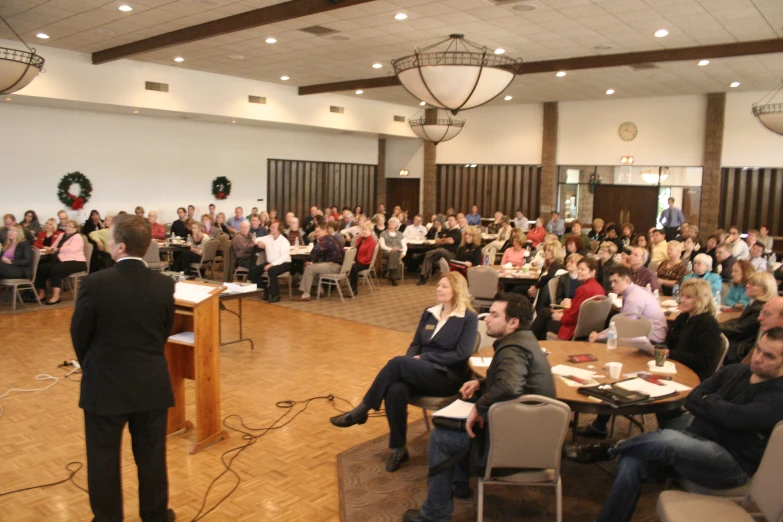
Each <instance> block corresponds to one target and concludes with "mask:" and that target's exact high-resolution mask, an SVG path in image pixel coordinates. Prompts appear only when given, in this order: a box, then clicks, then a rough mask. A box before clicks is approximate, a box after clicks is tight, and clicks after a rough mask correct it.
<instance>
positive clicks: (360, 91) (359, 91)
mask: <svg viewBox="0 0 783 522" xmlns="http://www.w3.org/2000/svg"><path fill="white" fill-rule="evenodd" d="M356 94H364V91H363V90H361V89H359V90H358V91H356Z"/></svg>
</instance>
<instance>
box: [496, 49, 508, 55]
mask: <svg viewBox="0 0 783 522" xmlns="http://www.w3.org/2000/svg"><path fill="white" fill-rule="evenodd" d="M505 52H506V50H505V49H495V54H503V53H505Z"/></svg>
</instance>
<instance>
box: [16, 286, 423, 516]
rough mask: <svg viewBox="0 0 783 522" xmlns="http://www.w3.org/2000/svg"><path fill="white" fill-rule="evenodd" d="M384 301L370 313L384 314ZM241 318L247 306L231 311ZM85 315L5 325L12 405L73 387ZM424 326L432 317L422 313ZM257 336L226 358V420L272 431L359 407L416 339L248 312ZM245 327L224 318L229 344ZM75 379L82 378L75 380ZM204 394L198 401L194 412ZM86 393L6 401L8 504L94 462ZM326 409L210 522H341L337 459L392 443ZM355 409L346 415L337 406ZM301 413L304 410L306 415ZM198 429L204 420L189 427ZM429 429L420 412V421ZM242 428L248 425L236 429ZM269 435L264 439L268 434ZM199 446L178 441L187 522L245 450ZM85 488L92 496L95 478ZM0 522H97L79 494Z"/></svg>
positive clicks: (173, 449)
mask: <svg viewBox="0 0 783 522" xmlns="http://www.w3.org/2000/svg"><path fill="white" fill-rule="evenodd" d="M381 304H382V302H381V301H379V300H376V301H374V303H373V304H371V305H370V306H380V305H381ZM335 305H336V306H339V302H336V303H335ZM229 306H230V307H232V308H235V307H236V302H233V303H229ZM72 313H73V308H71V307H67V308H60V309H55V310H51V309H47V310H44V311H41V312H39V313H34V314H33V313H25V314H15V315H4V316H2V317H0V336H1V338H2V342H1V343H0V353H2V359H1V360H2V364H0V394H2V393H4V392H5V391H6V390H7V389H9V388H38V387H44V386H46V385H48V384H49V382H47V381H36V380H35V376H36V375H37V374H40V373H48V374H51V375H54V376H61V375H63V374H65V373H66V372H65V371H64V370H62V369H59V368H57V365H58V364H60V363H62V361H63V360H71V359H73V358H74V355H73V350H72V346H71V342H70V337H69V333H68V328H69V325H70V319H71V315H72ZM409 313H413V314H414V315H415V316H416V317H418V315H419V314H420V313H421V310H420V309H419V310H413V311H412V312H409ZM245 318H246V320H245V334H246V335H247V336H250V337H252V338H253V339H254V340H255V342H256V350H255V351H254V352H251V351H250V347H249V346H248V345H247V344H238V345H230V346H227V347H224V348H223V349H222V354H221V388H222V416H224V417H225V416H228V415H241V416H242V417H243V418H244V421H245V422H246V423H247V424H248V425H249V426H251V427H263V426H268V425H270V424H271V423H272V422H273V421H274V420H275V419H277V418H278V417H279V416H280V415H282V414H283V413H284V410H282V409H279V408H277V407H276V406H275V403H276V402H277V401H281V400H288V399H290V400H304V399H307V398H309V397H314V396H320V395H328V394H330V393H331V394H334V395H337V396H340V397H343V398H345V399H347V400H348V401H351V402H353V403H356V402H357V401H359V400H360V399H361V397H362V396H363V394H364V392H365V391H366V387H367V386H368V385H369V383H370V382H371V379H372V378H373V377H374V376H375V374H376V373H377V371H378V369H379V368H380V367H381V366H382V365H383V364H384V363H385V362H386V361H387V360H388V359H389V358H391V357H393V356H395V355H398V354H400V353H404V351H405V349H406V348H407V346H408V343H409V342H410V338H411V334H410V333H404V332H400V331H394V330H389V329H385V328H380V327H377V326H371V325H366V324H361V323H356V322H351V321H346V320H342V319H337V318H332V317H326V316H323V315H316V314H311V313H307V312H302V311H297V310H291V309H287V308H284V307H280V306H270V305H267V304H265V303H262V302H259V301H252V300H246V301H245ZM236 327H237V324H236V319H235V318H234V317H233V316H231V315H230V314H224V315H223V335H224V339H226V340H227V339H232V338H234V337H235V336H236V333H237V332H236ZM73 377H75V378H77V379H78V378H80V376H78V375H74V376H73ZM191 392H192V390H191V389H190V388H189V389H188V400H189V407H190V409H191V411H193V402H192V401H193V396H192V393H191ZM78 396H79V385H78V384H77V383H76V382H72V381H69V380H63V381H61V382H58V383H57V384H56V385H55V386H54V387H53V388H51V389H50V390H47V391H43V392H37V393H25V394H13V395H11V396H9V397H6V398H4V399H0V406H2V407H3V408H4V414H3V416H2V417H0V493H2V492H6V491H9V490H14V489H18V488H24V487H28V486H33V485H36V484H42V483H47V482H54V481H57V480H61V479H63V478H66V477H67V476H68V472H67V471H66V470H65V465H66V464H67V463H68V462H71V461H82V462H84V461H85V450H84V433H83V430H84V426H83V420H82V419H83V417H82V411H81V410H80V409H79V408H78ZM333 406H334V405H333V404H330V403H329V402H328V401H326V400H319V401H313V402H312V403H311V404H310V406H309V408H308V409H307V411H305V412H304V413H302V414H301V415H300V416H298V417H297V418H296V419H295V420H294V421H293V422H292V423H291V424H289V425H287V426H285V427H283V428H281V429H279V430H274V431H271V432H269V433H268V434H266V435H265V436H264V437H262V438H260V439H259V440H258V441H257V442H256V443H255V444H253V445H252V446H250V447H249V448H248V449H246V450H245V451H244V452H243V453H242V454H241V455H240V456H239V457H238V458H237V459H236V461H235V463H234V469H235V470H236V472H237V473H238V474H239V476H240V477H241V479H242V482H241V484H240V485H239V487H238V489H237V490H236V491H235V492H234V493H233V495H231V496H230V497H229V499H228V500H226V501H225V502H224V503H223V504H221V505H220V506H219V507H218V508H217V509H216V510H215V511H214V512H212V513H211V514H209V515H208V516H207V517H205V518H204V520H207V521H210V520H214V521H223V520H231V521H237V522H239V521H262V520H285V521H296V520H306V521H313V522H316V521H327V520H339V500H338V486H337V470H336V457H337V455H338V454H339V453H341V452H344V451H346V450H347V449H349V448H352V447H354V446H356V445H358V444H360V443H362V442H365V441H368V440H371V439H374V438H376V437H378V436H380V435H383V434H384V433H388V426H387V424H386V421H385V419H383V418H375V419H371V420H370V421H369V422H368V423H367V424H365V425H363V426H357V427H355V428H351V429H347V430H339V429H337V428H334V427H332V426H331V425H330V424H329V421H328V419H329V417H330V416H332V415H335V414H336V411H335V409H334V407H333ZM336 406H338V407H341V408H344V407H345V404H341V403H339V402H338V403H336ZM300 408H301V405H297V406H296V409H300ZM189 417H190V418H193V415H189ZM418 418H420V414H419V413H418V412H417V411H416V410H411V421H415V420H417V419H418ZM231 422H232V425H236V419H232V420H231ZM256 433H261V432H256ZM187 443H188V439H187V435H186V434H185V435H176V436H173V437H171V438H170V439H169V444H168V466H169V481H170V506H171V507H172V508H173V509H174V510H175V511H176V512H177V519H178V520H192V519H193V518H194V516H195V514H196V513H197V511H198V509H199V507H200V505H201V501H202V498H203V496H204V494H205V492H206V490H207V487H208V486H209V484H210V482H212V480H213V479H214V478H215V477H217V476H218V475H219V474H220V473H221V471H223V465H222V464H221V460H220V456H221V454H222V453H223V452H225V451H226V450H228V449H230V448H232V447H235V446H238V445H241V444H243V440H242V436H241V434H238V433H237V432H231V436H230V438H229V439H228V440H227V441H223V442H221V443H219V444H217V445H215V446H213V447H211V448H208V449H207V450H205V451H203V452H201V453H199V454H197V455H193V456H191V455H189V454H188V451H187V446H188V444H187ZM123 464H124V467H123V487H124V495H125V497H124V500H125V513H126V520H130V521H137V520H139V517H138V495H137V485H136V476H135V475H136V471H135V465H134V464H133V459H132V455H131V451H130V438H129V436H127V433H126V437H125V438H124V441H123ZM75 480H76V482H77V483H79V484H80V485H82V486H85V485H86V470H84V469H83V470H82V471H80V472H79V473H78V474H77V475H76V477H75ZM235 484H236V479H235V478H234V477H232V476H230V475H229V476H225V477H223V478H222V479H221V480H220V481H219V482H218V483H217V485H216V487H214V488H213V491H212V492H211V493H210V495H209V497H208V500H207V508H210V507H211V506H213V505H214V503H215V502H216V501H217V500H219V499H220V498H221V497H222V496H223V495H224V494H226V493H227V492H228V491H230V490H231V488H232V487H233V486H234V485H235ZM0 520H2V521H3V522H21V521H24V522H27V521H42V520H47V521H79V520H91V511H90V507H89V502H88V497H87V495H86V494H85V493H84V492H82V491H80V490H79V489H77V488H76V487H74V486H73V485H72V484H70V483H65V484H62V485H58V486H53V487H50V488H46V489H35V490H32V491H26V492H22V493H17V494H14V495H9V496H3V497H0Z"/></svg>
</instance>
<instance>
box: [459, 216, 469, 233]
mask: <svg viewBox="0 0 783 522" xmlns="http://www.w3.org/2000/svg"><path fill="white" fill-rule="evenodd" d="M468 226H469V225H468V219H467V218H466V217H465V216H459V217H458V218H457V227H458V228H459V231H460V233H464V232H465V230H467V228H468Z"/></svg>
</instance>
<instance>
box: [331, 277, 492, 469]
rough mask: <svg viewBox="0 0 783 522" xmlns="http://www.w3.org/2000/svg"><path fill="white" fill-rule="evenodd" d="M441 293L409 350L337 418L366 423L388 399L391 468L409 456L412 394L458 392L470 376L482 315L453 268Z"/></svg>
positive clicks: (424, 316)
mask: <svg viewBox="0 0 783 522" xmlns="http://www.w3.org/2000/svg"><path fill="white" fill-rule="evenodd" d="M436 295H437V299H438V304H437V305H435V306H433V307H431V308H427V309H426V310H425V311H424V313H423V314H422V316H421V320H420V321H419V326H418V328H417V329H416V335H415V336H414V338H413V342H412V343H411V345H410V346H409V347H408V352H407V353H406V354H405V355H404V356H402V355H399V356H397V357H394V358H393V359H392V360H390V361H389V362H388V363H386V366H384V367H383V369H382V370H381V371H380V372H379V373H378V376H377V377H376V378H375V381H374V382H373V383H372V386H370V389H369V390H368V391H367V394H366V395H365V396H364V399H362V402H361V403H359V405H358V406H357V407H355V408H354V409H352V410H351V411H349V412H348V413H345V414H342V415H337V416H336V417H332V418H331V422H332V424H334V425H335V426H337V427H338V428H347V427H349V426H353V425H354V424H364V423H365V422H367V414H368V412H369V411H370V410H376V411H378V410H380V408H381V402H384V401H385V403H386V419H387V420H388V422H389V429H390V431H391V433H390V438H389V447H390V448H391V449H392V450H393V451H392V454H391V456H390V457H389V460H388V461H387V462H386V471H397V470H398V469H399V468H400V465H401V464H402V463H403V462H405V461H407V460H408V450H407V448H406V431H407V426H408V399H409V398H410V397H411V396H414V395H430V396H436V397H448V396H449V395H455V394H456V393H457V392H458V391H459V389H460V387H461V386H462V383H463V382H465V380H466V379H467V378H468V375H469V372H468V366H467V362H468V359H469V358H470V355H471V353H473V348H474V347H475V345H476V335H477V333H478V316H477V315H476V312H475V311H473V308H472V307H471V305H470V294H468V284H467V281H466V280H465V278H464V277H462V276H461V275H460V274H458V273H456V272H449V273H447V274H445V275H444V276H443V277H441V278H440V281H438V287H437V289H436Z"/></svg>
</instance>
